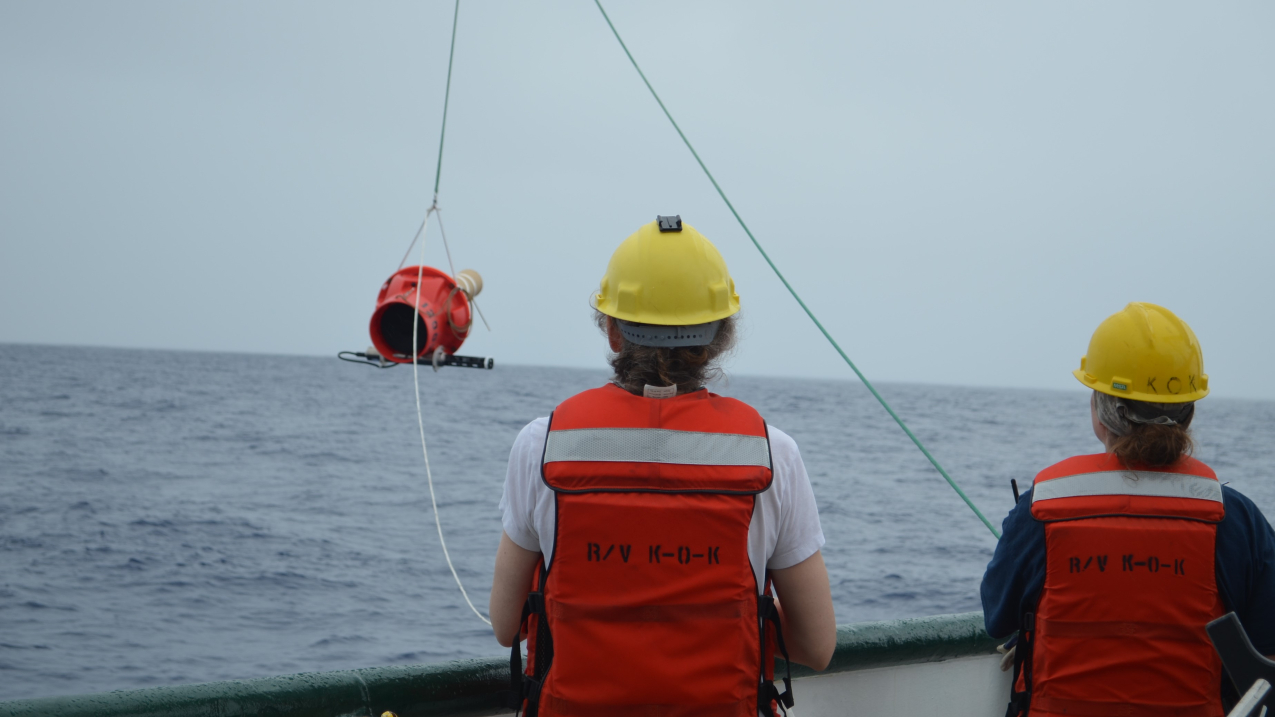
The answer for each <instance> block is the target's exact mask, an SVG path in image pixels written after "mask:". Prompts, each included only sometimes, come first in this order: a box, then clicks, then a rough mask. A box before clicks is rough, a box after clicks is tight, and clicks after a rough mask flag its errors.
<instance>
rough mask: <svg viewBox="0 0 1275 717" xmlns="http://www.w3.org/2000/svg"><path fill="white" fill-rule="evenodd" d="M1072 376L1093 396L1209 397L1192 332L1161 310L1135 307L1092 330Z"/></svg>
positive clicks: (1182, 399) (1137, 304) (1152, 306)
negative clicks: (1087, 350)
mask: <svg viewBox="0 0 1275 717" xmlns="http://www.w3.org/2000/svg"><path fill="white" fill-rule="evenodd" d="M1072 374H1073V375H1075V377H1076V378H1077V379H1079V380H1080V382H1081V383H1083V384H1084V385H1086V386H1088V387H1089V388H1092V389H1093V390H1095V391H1099V392H1101V393H1106V394H1109V395H1112V396H1119V397H1120V398H1128V399H1132V400H1134V401H1152V402H1155V403H1187V402H1189V401H1198V400H1200V399H1201V398H1204V397H1205V396H1207V395H1209V377H1208V376H1206V375H1205V373H1204V354H1203V353H1202V352H1201V351H1200V342H1199V341H1198V340H1196V338H1195V332H1194V331H1192V330H1191V327H1190V326H1187V325H1186V322H1185V321H1183V320H1182V319H1179V318H1178V317H1177V316H1176V315H1174V313H1173V312H1172V311H1169V310H1168V309H1166V308H1164V307H1163V306H1156V305H1155V304H1145V303H1141V302H1136V301H1135V302H1133V303H1131V304H1129V305H1128V306H1126V307H1124V310H1122V311H1120V312H1118V313H1115V314H1112V315H1111V316H1109V317H1107V320H1106V321H1103V322H1102V323H1101V324H1099V325H1098V330H1097V331H1094V332H1093V338H1092V339H1090V340H1089V353H1088V354H1086V355H1085V356H1084V357H1083V358H1081V359H1080V368H1078V369H1076V370H1075V371H1072Z"/></svg>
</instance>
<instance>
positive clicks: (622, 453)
mask: <svg viewBox="0 0 1275 717" xmlns="http://www.w3.org/2000/svg"><path fill="white" fill-rule="evenodd" d="M554 461H607V462H624V463H680V464H684V465H693V466H761V467H763V468H769V467H770V446H769V445H768V443H767V440H766V438H765V437H764V436H742V435H739V434H737V433H700V432H697V431H670V430H667V429H664V428H577V429H571V430H565V431H553V430H551V431H549V440H548V442H547V443H546V445H545V463H553V462H554Z"/></svg>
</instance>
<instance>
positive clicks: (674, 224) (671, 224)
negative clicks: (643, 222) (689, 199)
mask: <svg viewBox="0 0 1275 717" xmlns="http://www.w3.org/2000/svg"><path fill="white" fill-rule="evenodd" d="M655 223H656V224H657V225H658V226H659V227H660V231H662V232H680V231H682V215H680V214H674V215H673V216H671V217H666V216H662V215H657V216H656V217H655Z"/></svg>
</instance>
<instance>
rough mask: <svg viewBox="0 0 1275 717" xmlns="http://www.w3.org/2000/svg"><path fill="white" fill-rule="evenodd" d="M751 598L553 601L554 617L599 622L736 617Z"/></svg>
mask: <svg viewBox="0 0 1275 717" xmlns="http://www.w3.org/2000/svg"><path fill="white" fill-rule="evenodd" d="M750 602H751V601H750V600H740V601H736V602H723V603H708V604H690V605H578V604H572V603H563V602H554V603H553V605H552V606H551V607H550V609H551V610H552V611H553V617H554V619H555V620H560V621H563V622H570V621H574V620H597V621H600V622H691V621H696V620H737V619H739V618H741V617H743V616H744V615H747V614H748V609H749V603H750Z"/></svg>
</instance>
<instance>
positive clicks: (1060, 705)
mask: <svg viewBox="0 0 1275 717" xmlns="http://www.w3.org/2000/svg"><path fill="white" fill-rule="evenodd" d="M1032 707H1033V708H1034V709H1037V710H1040V711H1042V712H1050V713H1055V714H1066V715H1079V717H1166V716H1169V715H1171V716H1172V717H1210V715H1213V714H1214V707H1213V706H1212V705H1208V704H1202V705H1185V706H1179V705H1156V704H1147V703H1130V702H1098V701H1094V700H1071V699H1064V698H1062V697H1046V696H1044V695H1036V696H1035V697H1033V698H1032Z"/></svg>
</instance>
